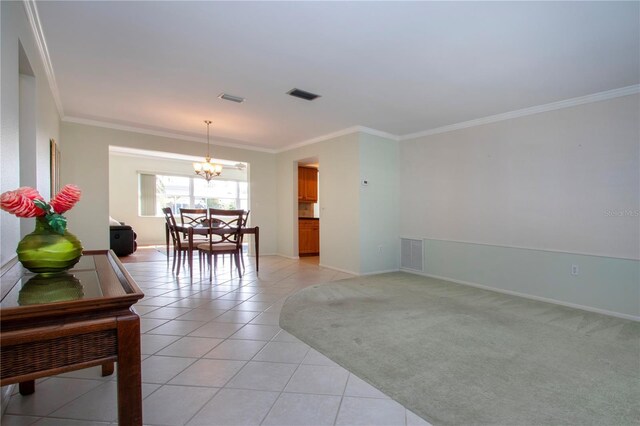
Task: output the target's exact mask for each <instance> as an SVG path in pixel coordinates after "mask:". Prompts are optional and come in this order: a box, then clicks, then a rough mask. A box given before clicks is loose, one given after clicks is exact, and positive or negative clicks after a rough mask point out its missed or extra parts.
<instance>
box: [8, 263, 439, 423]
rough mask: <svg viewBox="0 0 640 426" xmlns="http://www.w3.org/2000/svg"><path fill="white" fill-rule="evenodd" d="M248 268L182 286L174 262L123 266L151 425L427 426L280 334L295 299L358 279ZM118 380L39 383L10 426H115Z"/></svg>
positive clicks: (295, 267) (292, 267)
mask: <svg viewBox="0 0 640 426" xmlns="http://www.w3.org/2000/svg"><path fill="white" fill-rule="evenodd" d="M252 260H253V259H252V258H247V259H246V260H245V262H246V264H247V265H246V266H247V273H246V274H244V275H243V277H242V278H241V279H239V278H238V277H237V275H236V274H235V272H233V271H230V269H229V262H228V260H227V262H226V265H222V264H221V262H219V263H218V270H217V271H216V273H215V275H214V276H213V277H212V279H211V280H210V279H209V273H208V272H206V271H204V272H202V275H201V274H200V272H199V268H198V265H197V263H196V266H195V268H194V271H195V272H194V274H193V279H192V278H191V277H190V276H189V275H182V274H181V276H180V277H175V276H174V275H173V274H172V272H171V267H170V266H167V263H166V262H141V263H127V264H126V265H125V266H126V268H127V269H128V270H129V272H130V273H131V275H132V276H133V277H134V279H135V280H136V282H137V283H138V285H139V286H140V288H141V289H142V290H143V291H144V292H145V294H146V296H145V298H144V299H142V300H141V301H140V302H139V303H138V304H136V306H135V309H136V311H137V312H138V313H139V314H140V316H141V330H142V333H143V334H142V336H141V344H142V358H143V359H142V381H143V389H142V391H143V397H144V402H143V404H144V407H143V410H144V414H143V415H144V423H145V424H146V425H185V424H186V425H207V426H214V425H310V426H311V425H312V426H316V425H393V426H395V425H398V426H401V425H411V426H413V425H416V426H417V425H428V423H427V422H426V421H424V420H423V419H421V418H420V417H418V416H416V415H415V414H414V413H412V412H411V411H409V410H407V409H405V408H404V407H403V406H402V405H400V404H399V403H397V402H395V401H393V400H391V399H390V398H389V397H387V396H386V395H385V394H383V393H382V392H380V391H379V390H377V389H375V388H374V387H373V386H371V385H369V384H367V383H366V382H364V381H363V380H361V379H359V378H358V377H356V376H355V375H353V374H351V373H350V372H349V371H348V370H346V369H344V368H343V367H341V366H339V365H338V364H336V363H334V362H333V361H331V360H330V359H328V358H327V357H325V356H324V355H322V354H320V353H319V352H317V351H316V350H314V349H311V348H310V347H309V346H308V345H306V344H305V343H303V342H301V341H300V340H298V339H297V338H296V337H294V336H292V335H290V334H289V333H287V332H286V331H284V330H282V329H281V328H280V327H279V326H278V319H279V314H280V309H281V307H282V305H283V303H284V300H285V299H286V298H287V296H288V295H290V294H292V293H294V292H296V291H298V290H300V289H302V288H304V287H307V286H310V285H315V284H320V283H324V282H329V281H334V280H339V279H343V278H348V277H350V275H348V274H345V273H342V272H336V271H333V270H329V269H324V268H320V267H319V266H318V265H317V260H314V259H303V260H300V261H296V260H290V259H285V258H282V257H277V256H265V257H261V258H260V267H261V270H260V273H259V275H258V274H256V273H255V269H254V267H253V262H252ZM115 380H116V375H115V374H114V375H113V376H109V377H101V376H100V369H99V368H91V369H85V370H79V371H75V372H71V373H67V374H62V375H59V376H55V377H51V378H46V379H42V380H39V381H38V382H37V385H36V393H35V394H33V395H29V396H24V397H23V396H20V395H19V394H17V393H14V394H13V395H12V397H11V399H10V401H9V403H8V407H7V410H6V412H5V414H4V416H3V417H2V419H1V422H2V425H3V426H11V425H32V424H35V425H69V426H74V425H77V426H85V425H104V424H116V420H117V405H116V397H117V393H116V386H115Z"/></svg>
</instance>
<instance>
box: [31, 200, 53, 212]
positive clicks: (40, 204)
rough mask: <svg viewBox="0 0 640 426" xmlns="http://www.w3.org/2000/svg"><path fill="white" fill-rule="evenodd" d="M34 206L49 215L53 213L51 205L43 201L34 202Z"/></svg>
mask: <svg viewBox="0 0 640 426" xmlns="http://www.w3.org/2000/svg"><path fill="white" fill-rule="evenodd" d="M33 204H35V205H36V206H37V207H38V208H40V209H42V210H44V211H45V212H47V213H50V212H51V206H50V205H49V203H45V202H44V201H42V200H37V199H36V200H33Z"/></svg>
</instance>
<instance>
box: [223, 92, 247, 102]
mask: <svg viewBox="0 0 640 426" xmlns="http://www.w3.org/2000/svg"><path fill="white" fill-rule="evenodd" d="M218 97H219V98H220V99H224V100H225V101H231V102H237V103H239V104H241V103H243V102H244V98H241V97H240V96H233V95H229V94H227V93H220V94H219V95H218Z"/></svg>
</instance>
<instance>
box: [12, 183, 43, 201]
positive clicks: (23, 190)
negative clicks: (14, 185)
mask: <svg viewBox="0 0 640 426" xmlns="http://www.w3.org/2000/svg"><path fill="white" fill-rule="evenodd" d="M15 192H16V193H18V194H22V195H24V196H25V197H27V198H28V199H30V200H44V198H42V195H40V193H39V192H38V191H37V190H35V189H33V188H31V187H29V186H22V187H20V188H18V189H16V190H15Z"/></svg>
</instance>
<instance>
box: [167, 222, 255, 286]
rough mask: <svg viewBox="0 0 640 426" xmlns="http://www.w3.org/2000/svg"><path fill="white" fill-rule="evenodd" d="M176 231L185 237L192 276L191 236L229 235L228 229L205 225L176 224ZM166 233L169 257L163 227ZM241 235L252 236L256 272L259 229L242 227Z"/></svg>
mask: <svg viewBox="0 0 640 426" xmlns="http://www.w3.org/2000/svg"><path fill="white" fill-rule="evenodd" d="M176 230H177V231H178V232H182V233H183V234H186V235H187V241H188V249H187V256H188V259H189V261H188V262H189V272H190V273H191V274H192V275H193V248H194V247H193V236H194V235H207V236H208V235H210V234H214V235H225V234H229V233H230V232H229V231H230V229H229V228H225V227H217V226H210V225H207V224H205V223H199V224H197V225H186V224H185V225H178V224H176ZM165 231H166V235H165V236H166V243H167V256H169V227H168V225H166V226H165ZM240 234H241V235H253V244H254V245H253V247H254V250H255V252H256V272H257V271H259V270H260V227H258V226H243V227H241V228H240Z"/></svg>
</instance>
